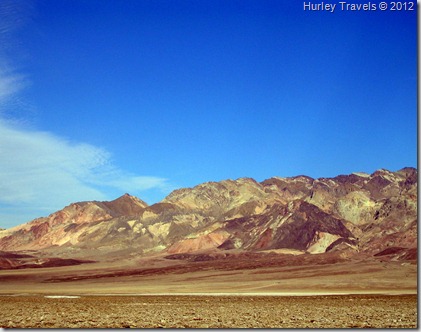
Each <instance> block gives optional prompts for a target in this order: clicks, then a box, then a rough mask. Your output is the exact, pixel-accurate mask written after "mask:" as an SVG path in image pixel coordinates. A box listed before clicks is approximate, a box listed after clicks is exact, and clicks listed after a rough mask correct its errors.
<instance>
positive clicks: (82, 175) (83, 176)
mask: <svg viewBox="0 0 421 332" xmlns="http://www.w3.org/2000/svg"><path fill="white" fill-rule="evenodd" d="M19 17H20V14H19V8H18V7H16V6H15V2H14V1H7V0H5V1H3V2H0V228H5V227H6V228H7V227H11V226H13V225H16V224H17V223H22V222H26V221H29V220H30V219H32V218H35V217H40V216H43V215H46V214H49V213H51V212H53V211H55V210H58V209H60V208H62V207H63V206H65V205H68V204H69V203H71V202H75V201H83V200H108V199H114V198H115V197H110V195H111V194H110V193H117V192H118V193H121V194H123V193H124V192H130V193H132V194H135V195H136V194H140V193H141V192H142V191H146V190H159V191H161V192H163V193H167V192H168V191H169V190H170V189H171V187H170V185H169V182H168V180H167V179H165V178H161V177H155V176H139V175H136V174H130V173H128V172H125V171H124V170H122V169H120V168H118V167H116V166H115V165H113V163H112V159H111V154H110V153H109V152H108V151H106V150H105V149H103V148H101V147H97V146H93V145H90V144H86V143H84V142H74V141H71V140H68V139H65V138H63V137H60V136H58V135H57V134H54V133H52V132H45V131H40V130H37V129H33V128H28V126H25V125H23V124H22V123H23V122H24V121H22V118H20V119H19V121H17V120H16V119H13V118H11V116H10V114H11V112H10V109H9V106H10V105H11V104H13V100H14V99H15V98H17V97H18V95H19V92H20V91H21V90H22V89H23V88H24V87H25V86H26V85H27V83H28V80H27V78H26V77H25V75H22V74H20V73H18V72H17V71H16V70H14V68H13V66H12V65H11V64H10V62H9V61H8V58H9V57H8V56H7V54H8V52H7V50H5V47H6V46H5V45H7V42H8V41H10V34H11V32H13V30H14V29H15V28H16V27H15V26H14V24H15V23H16V22H19V21H20V20H19ZM41 111H42V110H41Z"/></svg>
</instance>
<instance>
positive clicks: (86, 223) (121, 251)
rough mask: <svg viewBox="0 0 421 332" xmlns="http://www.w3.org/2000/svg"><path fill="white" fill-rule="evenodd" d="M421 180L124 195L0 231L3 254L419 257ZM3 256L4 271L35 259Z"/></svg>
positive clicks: (388, 175) (368, 177) (229, 185)
mask: <svg viewBox="0 0 421 332" xmlns="http://www.w3.org/2000/svg"><path fill="white" fill-rule="evenodd" d="M417 179H418V175H417V170H416V169H414V168H403V169H401V170H399V171H397V172H391V171H388V170H384V169H381V170H378V171H376V172H374V173H373V174H365V173H352V174H349V175H339V176H336V177H334V178H319V179H313V178H310V177H308V176H296V177H290V178H279V177H274V178H270V179H267V180H265V181H262V182H260V183H259V182H257V181H255V180H253V179H250V178H241V179H238V180H225V181H221V182H207V183H203V184H200V185H198V186H196V187H194V188H184V189H179V190H175V191H174V192H172V193H171V194H170V195H168V196H167V197H166V198H165V199H164V200H163V201H161V202H159V203H157V204H154V205H151V206H148V205H147V204H146V203H145V202H143V201H141V200H140V199H138V198H136V197H133V196H130V195H128V194H125V195H123V196H122V197H120V198H118V199H116V200H114V201H111V202H96V201H93V202H79V203H73V204H70V205H69V206H67V207H65V208H64V209H63V210H60V211H58V212H55V213H53V214H51V215H50V216H48V217H43V218H38V219H35V220H33V221H31V222H29V223H27V224H23V225H19V226H16V227H13V228H10V229H6V230H2V231H0V250H2V251H3V252H16V253H15V254H14V255H19V253H18V251H28V250H32V251H36V255H41V256H42V255H44V256H45V255H49V256H51V257H53V256H54V257H61V258H62V259H83V258H84V259H105V258H106V257H109V256H110V255H112V257H120V256H121V257H127V256H130V255H132V256H133V255H136V256H141V255H143V256H145V255H149V254H152V253H158V252H162V253H164V254H167V255H172V257H174V255H181V254H183V255H186V254H194V253H196V252H197V253H204V252H210V251H211V252H213V255H214V254H215V253H216V254H218V253H228V252H245V251H247V252H249V251H253V252H267V251H272V252H277V253H288V254H294V255H297V254H303V253H310V254H323V253H327V252H337V253H338V254H339V255H342V257H352V256H355V255H370V256H373V255H384V256H387V257H390V258H391V259H408V257H412V259H413V258H414V252H415V253H416V248H417V224H418V221H417ZM388 248H389V249H388ZM390 248H395V249H390ZM388 250H389V251H388ZM20 254H22V253H20ZM2 255H3V256H1V257H0V259H3V260H4V264H2V266H3V267H7V266H9V267H11V266H16V265H13V264H15V263H14V261H16V260H19V259H20V260H22V259H28V257H26V258H22V257H20V258H19V257H12V256H13V255H12V256H10V254H9V256H7V255H8V254H2ZM411 255H412V256H411ZM415 257H416V254H415ZM6 259H7V261H6ZM69 263H72V264H73V263H75V262H70V261H69ZM0 268H1V266H0Z"/></svg>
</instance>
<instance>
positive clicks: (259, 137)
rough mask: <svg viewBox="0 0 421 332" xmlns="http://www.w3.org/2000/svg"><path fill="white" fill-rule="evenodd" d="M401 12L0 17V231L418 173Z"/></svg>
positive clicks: (188, 8)
mask: <svg viewBox="0 0 421 332" xmlns="http://www.w3.org/2000/svg"><path fill="white" fill-rule="evenodd" d="M416 38H417V31H416V11H406V12H405V11H400V12H397V11H395V12H391V11H379V10H377V11H369V12H364V11H361V12H350V11H348V12H346V11H340V10H338V9H336V11H335V12H334V13H328V12H314V11H313V12H310V11H304V10H303V2H300V1H280V0H277V1H270V0H241V1H239V0H238V1H234V0H224V1H219V0H200V1H197V0H195V1H193V0H191V1H189V0H124V1H117V0H101V1H94V0H83V1H82V0H71V1H70V0H69V1H67V0H54V1H53V0H39V1H30V0H25V1H12V0H5V1H2V2H1V4H0V227H10V226H12V225H15V224H18V223H23V222H26V221H29V220H31V219H33V218H35V217H40V216H46V215H48V214H49V213H52V212H54V211H56V210H59V209H61V208H62V207H64V206H65V205H68V204H69V203H71V202H75V201H82V200H111V199H114V198H116V197H118V196H120V195H122V194H124V193H125V192H129V193H131V194H133V195H136V196H138V197H140V198H141V199H143V200H145V201H147V202H148V203H150V204H151V203H155V202H158V201H160V200H161V199H163V198H164V197H165V196H166V195H167V194H169V193H170V192H171V191H172V190H173V189H176V188H180V187H192V186H194V185H197V184H199V183H202V182H206V181H220V180H224V179H237V178H239V177H253V178H255V179H256V180H258V181H262V180H264V179H267V178H270V177H272V176H281V177H287V176H295V175H300V174H306V175H309V176H312V177H315V178H317V177H331V176H336V175H338V174H348V173H351V172H357V171H362V172H367V173H372V172H373V171H375V170H376V169H379V168H387V169H390V170H393V171H395V170H398V169H400V168H402V167H405V166H412V167H416V165H417V72H416V70H417V67H416V65H417V53H416V52H417V44H416Z"/></svg>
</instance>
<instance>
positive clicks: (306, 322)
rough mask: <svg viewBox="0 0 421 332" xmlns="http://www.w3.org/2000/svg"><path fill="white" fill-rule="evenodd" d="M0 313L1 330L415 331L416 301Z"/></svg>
mask: <svg viewBox="0 0 421 332" xmlns="http://www.w3.org/2000/svg"><path fill="white" fill-rule="evenodd" d="M0 310H1V312H2V313H3V315H2V317H1V318H0V326H1V327H4V328H11V327H15V328H25V327H28V328H125V327H131V328H157V327H164V328H242V327H243V328H253V327H255V328H347V327H361V328H366V327H373V328H416V327H417V297H416V295H330V296H298V297H297V296H194V295H192V296H187V295H184V296H180V295H174V296H171V295H168V296H160V295H149V296H82V297H80V298H46V297H43V296H15V297H12V296H1V297H0ZM5 313H6V314H5Z"/></svg>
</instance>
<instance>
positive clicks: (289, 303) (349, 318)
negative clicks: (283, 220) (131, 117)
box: [0, 255, 418, 328]
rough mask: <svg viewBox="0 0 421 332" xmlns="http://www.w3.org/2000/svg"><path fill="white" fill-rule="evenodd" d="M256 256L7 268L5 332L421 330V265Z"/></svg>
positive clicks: (2, 293) (0, 304) (2, 290)
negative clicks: (37, 331)
mask: <svg viewBox="0 0 421 332" xmlns="http://www.w3.org/2000/svg"><path fill="white" fill-rule="evenodd" d="M259 257H260V256H259ZM259 257H257V256H256V257H254V256H253V257H252V256H244V257H243V256H239V257H236V258H235V259H219V258H218V259H216V260H213V261H185V260H179V259H175V260H169V259H165V258H163V257H152V258H148V259H130V260H126V261H124V260H115V261H114V262H109V261H108V262H98V263H92V264H83V265H78V266H66V267H51V268H35V269H34V268H31V269H21V270H2V271H0V312H1V313H2V315H1V317H0V327H4V328H8V327H18V328H23V327H33V328H46V327H50V328H87V327H98V328H100V327H104V328H107V327H148V328H149V327H170V328H173V327H175V328H176V327H191V328H196V327H197V328H199V327H215V328H216V327H248V328H251V327H260V328H268V327H277V328H284V327H285V328H288V327H301V328H304V327H326V328H327V327H330V328H340V327H379V328H388V327H399V328H416V327H417V322H418V319H417V264H416V262H399V261H390V260H389V261H388V260H383V259H366V260H346V261H341V260H336V259H334V257H333V256H332V257H330V256H328V255H325V256H318V257H317V255H302V256H300V257H295V258H286V256H279V255H274V256H270V255H269V256H265V257H264V258H259ZM321 257H323V260H321ZM65 296H71V297H65ZM72 296H73V297H72ZM74 296H76V297H74Z"/></svg>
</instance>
